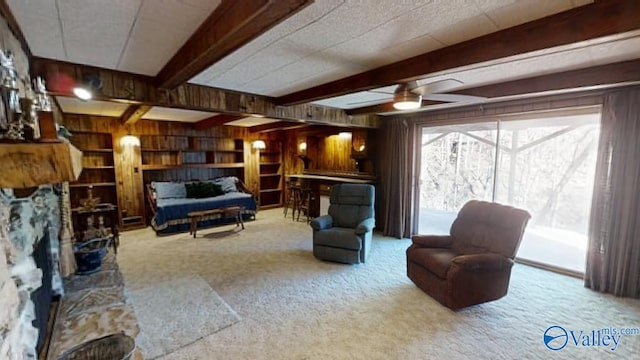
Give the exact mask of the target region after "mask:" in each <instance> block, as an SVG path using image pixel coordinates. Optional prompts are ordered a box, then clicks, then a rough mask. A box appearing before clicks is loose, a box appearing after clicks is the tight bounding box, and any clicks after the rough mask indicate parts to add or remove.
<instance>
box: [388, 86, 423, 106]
mask: <svg viewBox="0 0 640 360" xmlns="http://www.w3.org/2000/svg"><path fill="white" fill-rule="evenodd" d="M409 84H415V82H411V83H408V84H400V86H398V88H397V89H396V91H395V92H394V93H393V107H394V108H395V109H396V110H411V109H417V108H419V107H420V106H422V95H420V94H416V93H414V92H412V91H411V90H412V89H413V87H410V85H409Z"/></svg>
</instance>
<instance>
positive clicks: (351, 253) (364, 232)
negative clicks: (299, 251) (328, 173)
mask: <svg viewBox="0 0 640 360" xmlns="http://www.w3.org/2000/svg"><path fill="white" fill-rule="evenodd" d="M330 202H331V205H329V214H328V215H323V216H320V217H317V218H315V219H313V220H311V227H312V228H313V256H315V257H316V258H318V259H321V260H328V261H335V262H341V263H347V264H358V263H361V262H365V261H366V259H367V257H368V255H369V251H370V248H371V237H372V236H373V228H374V227H375V216H374V202H375V187H374V186H373V185H366V184H339V185H334V186H332V187H331V198H330Z"/></svg>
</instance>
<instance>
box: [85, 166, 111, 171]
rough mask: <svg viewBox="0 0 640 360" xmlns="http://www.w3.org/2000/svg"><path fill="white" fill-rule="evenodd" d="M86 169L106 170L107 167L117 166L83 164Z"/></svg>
mask: <svg viewBox="0 0 640 360" xmlns="http://www.w3.org/2000/svg"><path fill="white" fill-rule="evenodd" d="M82 168H83V169H85V170H106V169H115V166H83V167H82Z"/></svg>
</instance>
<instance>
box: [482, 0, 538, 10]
mask: <svg viewBox="0 0 640 360" xmlns="http://www.w3.org/2000/svg"><path fill="white" fill-rule="evenodd" d="M536 1H539V0H525V1H523V0H473V2H475V3H476V5H477V6H478V7H479V8H480V9H481V10H482V11H483V12H488V11H491V10H495V9H498V8H501V7H505V6H508V5H511V4H513V3H516V2H521V3H525V2H536Z"/></svg>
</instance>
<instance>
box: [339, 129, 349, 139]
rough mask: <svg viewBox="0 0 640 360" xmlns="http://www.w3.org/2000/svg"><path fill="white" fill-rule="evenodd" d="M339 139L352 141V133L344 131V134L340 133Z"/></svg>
mask: <svg viewBox="0 0 640 360" xmlns="http://www.w3.org/2000/svg"><path fill="white" fill-rule="evenodd" d="M338 137H339V138H340V139H343V140H346V139H351V133H350V132H346V131H343V132H340V133H338Z"/></svg>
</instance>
